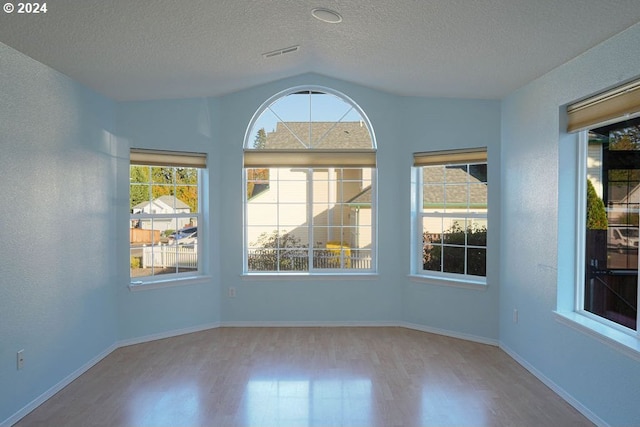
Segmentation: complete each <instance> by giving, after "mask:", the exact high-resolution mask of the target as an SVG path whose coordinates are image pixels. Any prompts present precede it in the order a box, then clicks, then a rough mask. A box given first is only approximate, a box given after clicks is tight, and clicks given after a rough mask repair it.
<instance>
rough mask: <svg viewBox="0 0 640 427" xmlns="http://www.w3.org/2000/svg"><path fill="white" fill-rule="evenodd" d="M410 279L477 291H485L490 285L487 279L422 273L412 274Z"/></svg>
mask: <svg viewBox="0 0 640 427" xmlns="http://www.w3.org/2000/svg"><path fill="white" fill-rule="evenodd" d="M409 280H411V281H412V282H419V283H427V284H429V285H436V286H447V287H454V288H464V289H474V290H476V291H484V290H486V289H487V286H488V285H487V283H486V282H485V281H476V280H468V279H453V278H445V277H434V276H423V275H421V274H410V275H409Z"/></svg>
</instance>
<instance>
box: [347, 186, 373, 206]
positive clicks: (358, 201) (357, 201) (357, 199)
mask: <svg viewBox="0 0 640 427" xmlns="http://www.w3.org/2000/svg"><path fill="white" fill-rule="evenodd" d="M347 203H349V204H351V205H361V206H364V207H369V208H370V207H371V186H370V185H368V186H366V187H365V188H363V189H362V191H361V192H359V193H358V194H356V195H355V196H353V197H352V198H351V199H349V200H347Z"/></svg>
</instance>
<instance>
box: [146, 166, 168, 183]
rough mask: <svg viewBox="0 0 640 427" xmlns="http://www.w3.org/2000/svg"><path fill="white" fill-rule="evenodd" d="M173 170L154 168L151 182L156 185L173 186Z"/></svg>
mask: <svg viewBox="0 0 640 427" xmlns="http://www.w3.org/2000/svg"><path fill="white" fill-rule="evenodd" d="M173 170H174V168H172V167H170V166H152V167H151V181H152V182H153V183H155V184H171V185H173V183H174V180H173Z"/></svg>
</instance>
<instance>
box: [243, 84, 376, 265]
mask: <svg viewBox="0 0 640 427" xmlns="http://www.w3.org/2000/svg"><path fill="white" fill-rule="evenodd" d="M244 172H245V173H244V197H245V203H244V207H245V209H244V218H245V227H244V238H245V242H244V243H245V244H244V248H245V250H244V270H245V273H248V274H251V273H289V274H296V273H297V274H310V273H332V272H333V273H336V272H337V273H357V272H365V273H368V272H373V271H375V270H376V250H375V238H376V236H375V231H376V226H375V207H376V155H375V143H374V138H373V133H372V130H371V127H370V125H369V123H368V121H367V119H366V117H365V116H364V113H363V112H362V111H361V110H360V109H359V108H358V107H357V106H356V105H355V104H354V103H353V102H352V101H351V100H349V99H348V98H346V97H345V96H344V95H341V94H338V93H335V92H333V91H329V90H327V89H321V88H315V87H314V88H309V87H305V88H295V89H292V90H289V91H286V92H284V93H281V94H278V95H276V96H275V97H273V98H271V99H270V100H268V101H267V102H266V103H265V104H264V105H263V106H262V108H261V109H260V110H259V111H258V112H257V113H256V115H255V117H254V119H253V120H252V123H251V124H250V126H249V129H248V131H247V135H246V137H245V147H244Z"/></svg>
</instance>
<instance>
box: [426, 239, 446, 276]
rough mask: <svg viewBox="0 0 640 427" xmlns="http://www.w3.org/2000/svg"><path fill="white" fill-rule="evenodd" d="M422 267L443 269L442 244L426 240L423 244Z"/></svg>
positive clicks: (436, 269)
mask: <svg viewBox="0 0 640 427" xmlns="http://www.w3.org/2000/svg"><path fill="white" fill-rule="evenodd" d="M422 268H423V270H429V271H442V246H441V245H434V244H431V243H429V242H428V241H426V240H424V241H423V245H422Z"/></svg>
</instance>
